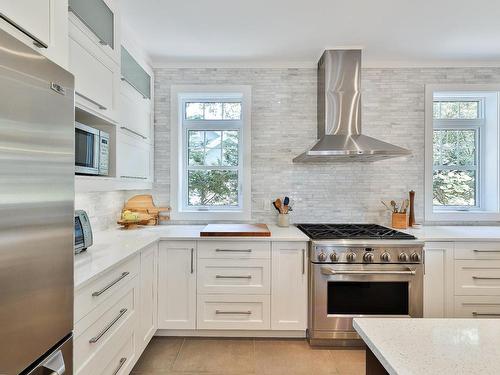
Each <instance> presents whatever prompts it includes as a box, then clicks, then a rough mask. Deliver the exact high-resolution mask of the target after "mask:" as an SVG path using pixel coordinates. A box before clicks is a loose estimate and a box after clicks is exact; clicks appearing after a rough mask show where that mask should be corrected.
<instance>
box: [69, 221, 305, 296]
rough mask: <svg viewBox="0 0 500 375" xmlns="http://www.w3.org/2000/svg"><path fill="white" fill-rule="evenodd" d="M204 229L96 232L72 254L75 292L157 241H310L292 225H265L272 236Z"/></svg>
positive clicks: (166, 227) (165, 227) (180, 227)
mask: <svg viewBox="0 0 500 375" xmlns="http://www.w3.org/2000/svg"><path fill="white" fill-rule="evenodd" d="M204 227H205V226H204V225H159V226H155V227H140V228H138V229H134V230H123V229H119V228H115V229H110V230H106V231H102V232H95V233H94V244H93V245H92V246H91V247H89V248H88V249H87V250H86V251H84V252H82V253H80V254H77V255H75V268H74V281H75V289H79V288H81V287H83V286H84V285H86V284H87V283H89V282H90V281H92V280H93V279H94V278H96V277H98V276H99V275H101V274H102V273H104V272H106V271H107V270H108V269H110V268H111V267H114V266H115V265H118V264H119V263H121V262H124V261H125V260H127V259H128V258H130V257H131V256H133V255H134V254H136V253H137V252H139V251H141V250H142V249H144V248H145V247H147V246H149V245H151V244H153V243H155V242H157V241H160V240H202V241H220V240H225V241H227V240H237V241H309V238H308V237H307V236H306V235H305V234H303V233H302V232H301V231H300V230H299V229H297V228H296V227H294V226H290V227H288V228H281V227H278V226H276V225H268V227H269V230H270V231H271V237H200V231H201V230H202V229H203V228H204Z"/></svg>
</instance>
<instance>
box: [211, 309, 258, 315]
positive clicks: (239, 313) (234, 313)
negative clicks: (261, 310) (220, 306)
mask: <svg viewBox="0 0 500 375" xmlns="http://www.w3.org/2000/svg"><path fill="white" fill-rule="evenodd" d="M215 313H216V314H217V315H252V312H251V311H221V310H215Z"/></svg>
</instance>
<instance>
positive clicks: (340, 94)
mask: <svg viewBox="0 0 500 375" xmlns="http://www.w3.org/2000/svg"><path fill="white" fill-rule="evenodd" d="M318 139H319V140H318V141H317V142H316V144H315V145H314V146H312V147H311V148H310V149H309V150H308V151H306V152H304V153H302V154H301V155H299V156H297V157H296V158H294V159H293V161H294V162H295V163H298V162H339V161H376V160H382V159H388V158H394V157H398V156H406V155H410V154H411V151H409V150H407V149H404V148H401V147H398V146H394V145H392V144H390V143H386V142H383V141H379V140H378V139H375V138H372V137H368V136H366V135H363V134H361V50H328V51H325V52H324V53H323V56H321V59H320V60H319V62H318Z"/></svg>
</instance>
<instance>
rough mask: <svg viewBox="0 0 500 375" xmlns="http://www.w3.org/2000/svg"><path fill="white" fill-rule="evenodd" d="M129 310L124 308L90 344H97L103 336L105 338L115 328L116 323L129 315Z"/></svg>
mask: <svg viewBox="0 0 500 375" xmlns="http://www.w3.org/2000/svg"><path fill="white" fill-rule="evenodd" d="M127 311H128V310H127V309H125V308H123V309H121V310H120V312H119V313H118V315H117V316H116V317H115V318H114V319H113V320H112V321H111V322H109V323H108V324H107V325H106V327H104V328H103V329H102V331H101V332H99V333H98V334H97V335H96V336H94V337H92V338H91V339H90V340H89V343H90V344H95V343H96V342H98V341H99V340H100V339H101V337H102V336H104V335H105V334H106V332H108V331H109V330H110V329H111V327H113V326H114V325H115V323H116V322H117V321H118V320H120V318H121V317H122V316H123V315H125V314H126V313H127Z"/></svg>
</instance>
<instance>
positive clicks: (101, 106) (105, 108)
mask: <svg viewBox="0 0 500 375" xmlns="http://www.w3.org/2000/svg"><path fill="white" fill-rule="evenodd" d="M75 94H76V95H78V96H79V97H80V98H83V99H85V100H87V101H89V102H91V103H92V104H94V105H95V106H97V108H99V109H102V110H103V111H105V110H107V109H108V108H107V107H105V106H103V105H102V104H99V103H98V102H96V101H95V100H94V99H90V98H89V97H88V96H86V95H83V94H81V93H79V92H78V91H75Z"/></svg>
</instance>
